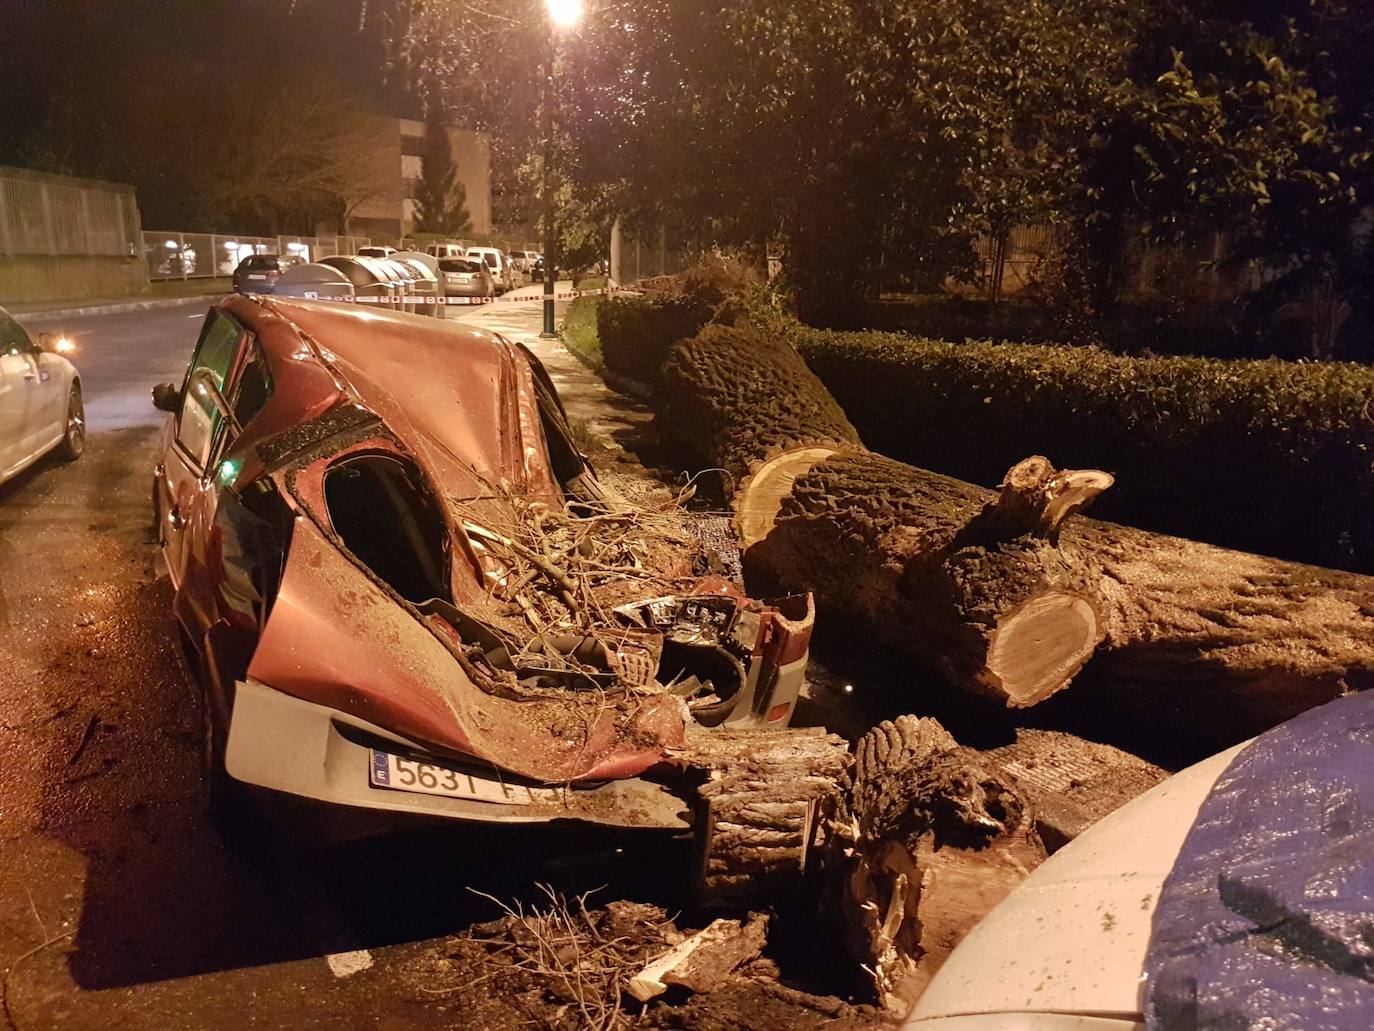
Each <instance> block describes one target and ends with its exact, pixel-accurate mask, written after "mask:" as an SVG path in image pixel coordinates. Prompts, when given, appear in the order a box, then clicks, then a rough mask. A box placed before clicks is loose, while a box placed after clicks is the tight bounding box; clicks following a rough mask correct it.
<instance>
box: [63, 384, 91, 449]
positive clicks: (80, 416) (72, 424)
mask: <svg viewBox="0 0 1374 1031" xmlns="http://www.w3.org/2000/svg"><path fill="white" fill-rule="evenodd" d="M85 450H86V406H85V405H84V404H82V402H81V387H80V385H79V384H77V383H73V384H72V389H71V391H70V392H69V393H68V394H67V429H66V432H65V433H63V435H62V443H61V444H59V445H58V446H57V453H58V455H60V456H61V457H62V459H63V460H65V461H68V462H75V461H76V460H77V459H78V458H80V457H81V455H82V453H83V452H84V451H85Z"/></svg>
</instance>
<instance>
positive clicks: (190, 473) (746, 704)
mask: <svg viewBox="0 0 1374 1031" xmlns="http://www.w3.org/2000/svg"><path fill="white" fill-rule="evenodd" d="M153 401H154V404H155V405H156V406H157V407H158V408H159V409H161V410H163V411H166V412H168V413H169V417H168V419H167V423H166V426H165V428H164V430H163V433H162V439H161V444H160V455H159V460H158V465H157V467H156V470H155V474H154V483H153V499H154V506H155V511H154V516H155V519H156V525H157V527H158V540H159V546H160V549H161V554H162V557H163V560H164V561H165V563H166V567H167V570H168V573H169V574H170V578H171V581H172V586H173V589H174V596H173V602H172V611H173V614H174V617H175V619H176V622H177V624H178V626H179V628H180V631H181V636H182V639H183V642H184V643H185V646H186V648H187V651H188V654H189V655H190V657H191V662H192V666H193V668H194V669H195V670H196V671H197V674H198V677H199V679H200V681H201V684H202V686H203V690H204V701H205V704H204V706H203V712H204V724H205V726H204V730H205V734H204V743H205V758H206V763H207V769H208V770H210V771H213V773H212V783H214V784H215V785H216V786H217V787H216V789H215V790H216V791H217V792H219V795H218V797H219V798H220V799H224V798H226V797H229V798H232V797H233V796H232V794H229V795H227V796H226V795H225V794H224V792H225V789H227V788H230V787H232V786H233V785H235V784H237V785H250V786H253V787H255V788H258V789H266V790H268V791H271V792H277V793H279V795H280V794H285V795H289V796H295V797H296V798H299V799H306V800H311V801H313V802H314V803H323V804H325V805H326V806H327V807H329V808H331V810H332V811H334V812H336V813H339V812H341V810H339V809H335V808H333V807H345V809H347V808H350V807H351V809H352V810H353V811H354V812H353V815H354V816H355V817H358V816H359V815H360V814H362V813H363V812H364V811H372V812H373V813H374V814H376V813H382V814H390V815H391V816H392V817H393V818H394V815H395V814H403V815H410V816H417V817H419V816H426V817H442V818H453V819H465V820H478V821H496V822H503V821H512V822H531V821H547V820H558V819H574V820H581V821H586V822H590V823H599V824H609V825H615V826H622V827H655V828H675V829H677V830H685V829H687V828H688V827H689V826H691V825H692V819H693V817H692V815H691V813H692V812H693V805H694V803H695V801H698V799H697V796H696V794H695V792H696V791H697V787H698V786H699V785H700V784H701V783H703V781H705V780H706V779H708V778H706V777H705V776H703V775H702V771H701V769H700V768H698V769H697V770H696V771H695V772H693V771H692V770H690V769H689V768H687V767H686V766H685V765H684V763H683V762H682V759H681V756H682V751H683V749H684V748H685V747H686V743H687V742H688V740H689V739H688V725H689V724H695V725H701V726H702V727H703V728H709V727H712V726H720V725H729V726H730V727H732V728H734V729H736V730H746V729H750V728H761V729H762V728H768V729H770V730H780V729H781V728H785V727H786V725H787V722H788V720H789V719H790V716H791V712H792V709H793V707H794V705H795V703H796V700H797V692H798V690H799V688H800V684H801V678H802V676H803V673H804V670H805V665H806V654H807V646H808V641H809V638H810V634H811V622H812V619H813V618H814V607H813V605H812V602H811V599H810V597H809V596H805V595H804V596H800V597H793V598H788V599H783V600H781V601H778V602H772V603H768V602H760V601H755V600H752V599H749V598H747V597H745V596H744V595H743V593H742V592H741V591H739V589H738V588H737V587H735V586H734V585H733V584H731V583H730V582H728V581H725V580H723V579H722V578H720V577H719V576H713V575H711V574H710V572H709V570H710V568H712V565H711V563H710V562H706V561H703V563H702V564H701V565H700V566H699V567H697V566H693V565H691V564H690V563H688V560H687V556H688V555H689V554H690V553H691V552H690V549H689V548H684V547H683V546H682V545H678V546H675V547H673V548H671V549H668V550H666V551H664V552H663V553H662V555H661V557H660V558H658V559H655V557H654V554H653V553H651V552H650V551H647V550H646V551H644V552H643V556H642V558H641V557H634V555H633V553H632V552H626V551H625V549H626V548H631V547H633V546H634V542H633V541H627V540H626V537H627V535H626V534H625V532H624V529H623V527H624V524H623V523H622V522H620V521H619V517H618V516H616V514H615V513H616V512H618V511H622V510H621V509H618V508H616V506H615V505H614V504H613V503H612V502H611V501H608V500H607V499H606V497H605V496H604V493H603V491H602V489H601V487H600V485H599V483H598V481H597V479H596V476H595V473H594V472H593V470H592V469H591V467H590V466H589V465H588V463H587V461H586V459H585V458H584V457H583V456H582V455H581V454H580V453H579V452H578V450H577V447H576V445H575V444H574V442H573V438H572V434H571V431H570V429H569V426H568V422H567V416H566V414H565V412H564V410H563V407H562V404H561V402H560V401H559V398H558V395H557V393H556V391H555V389H554V387H553V384H552V381H551V380H550V379H549V377H548V374H547V373H546V372H545V370H544V368H543V366H542V365H541V364H540V363H539V361H538V360H537V359H536V358H535V357H534V355H533V354H531V353H530V352H529V351H528V350H526V349H525V348H523V347H521V346H518V345H516V344H513V343H511V342H509V341H507V340H506V339H504V338H503V337H501V336H499V335H496V334H492V333H488V332H483V331H478V330H474V329H470V328H467V327H464V326H461V325H459V324H457V323H453V322H445V321H441V320H436V319H421V318H417V317H415V316H413V315H407V314H404V313H400V312H395V311H390V310H386V309H380V308H376V307H366V308H365V307H363V306H361V305H348V304H339V303H334V302H329V301H324V300H296V299H286V298H282V297H275V298H269V297H256V296H255V297H241V296H234V297H230V298H227V299H226V300H224V301H223V302H221V303H220V304H218V305H216V306H214V307H212V308H211V309H210V311H209V313H208V315H207V316H206V318H205V322H204V324H203V326H202V328H201V333H200V339H199V341H198V343H197V344H196V347H195V351H194V354H193V355H192V358H191V362H190V365H189V366H188V368H187V372H186V376H185V378H184V380H183V382H182V384H181V385H180V387H177V386H174V385H173V384H171V383H163V384H159V385H158V386H157V387H155V388H154V390H153ZM531 519H533V520H534V523H533V524H531V523H530V520H531ZM577 520H581V522H577ZM556 524H561V525H563V526H564V527H565V530H566V531H567V532H568V533H576V534H577V537H576V538H575V540H574V541H571V542H570V546H573V547H575V548H577V549H581V548H583V547H584V546H585V547H586V549H587V550H588V551H589V552H590V553H591V554H593V555H595V556H596V559H597V561H603V562H604V561H612V562H614V561H625V562H627V563H630V564H631V565H632V566H633V567H634V568H635V577H634V578H633V579H632V580H628V581H623V582H622V583H621V584H620V585H619V586H616V585H615V584H614V582H612V583H611V584H610V586H608V587H597V586H595V585H594V584H593V585H591V586H588V588H587V589H588V590H589V591H593V592H599V593H593V594H592V595H590V596H591V597H593V598H596V599H598V600H597V601H596V604H595V605H587V606H585V607H584V606H582V605H581V604H580V603H579V602H578V601H577V600H576V599H575V598H572V596H571V595H567V596H566V597H565V596H564V595H561V594H559V593H558V592H559V590H560V588H559V586H558V582H557V579H556V578H555V579H554V580H548V579H547V578H546V576H541V575H539V572H538V571H539V569H540V568H541V567H539V566H538V565H535V566H531V567H530V568H531V569H534V570H535V576H534V577H533V578H529V577H521V576H517V575H516V574H515V572H514V567H513V566H512V563H514V562H517V561H518V556H519V555H520V554H521V553H522V552H521V548H522V547H523V546H521V545H518V544H512V541H513V540H514V537H513V535H519V534H520V533H521V532H522V529H521V528H522V527H525V526H530V525H532V526H534V527H535V529H536V530H537V531H538V532H539V533H540V534H541V535H544V536H543V538H541V539H554V538H551V537H549V536H548V535H550V534H556V533H557V532H558V529H557V525H556ZM636 525H637V531H636V533H635V534H634V535H629V536H631V537H633V538H635V540H638V539H639V538H640V537H644V535H645V534H647V533H648V530H646V529H645V527H644V526H643V525H640V524H636ZM530 539H531V540H533V539H534V538H533V537H531V538H530ZM646 539H647V538H646ZM584 542H585V544H584ZM541 547H542V545H541ZM527 550H528V549H526V551H527ZM580 554H582V552H581V550H577V551H576V554H574V553H573V552H569V553H568V554H567V555H565V557H564V559H563V562H564V565H565V566H567V565H568V563H569V562H570V561H572V560H574V559H575V558H576V555H580ZM620 555H624V556H628V557H624V558H618V557H617V556H620ZM703 557H704V556H703ZM589 561H590V560H589ZM656 569H662V570H666V571H668V572H666V573H665V574H664V575H665V576H667V577H668V579H656V577H657V576H658V574H657V573H655V572H654V570H656ZM547 573H548V571H547V569H545V574H547ZM549 575H551V574H549ZM564 575H568V574H566V573H565V574H564ZM665 585H667V586H670V587H671V589H669V590H665V589H664V587H665ZM530 592H537V593H536V594H534V595H531V594H530ZM550 592H552V593H550ZM612 594H614V595H615V599H614V600H612ZM560 597H565V602H563V603H558V602H557V601H556V599H558V598H560ZM503 598H505V599H507V600H502V599H503ZM512 598H521V599H524V600H525V602H526V604H534V603H535V602H534V601H532V600H531V598H534V599H535V600H538V601H539V603H540V604H547V605H552V604H555V603H558V604H566V603H567V602H568V601H570V602H571V606H570V607H567V608H566V609H565V611H566V612H568V613H569V614H575V615H571V622H564V623H563V624H561V625H556V624H553V623H550V624H548V625H547V626H546V627H545V624H544V623H543V619H542V617H540V616H538V615H537V614H532V615H531V617H530V618H531V619H532V621H533V622H532V624H531V623H530V622H527V620H526V617H525V616H523V615H521V614H520V612H521V611H522V610H521V609H520V605H519V603H518V602H516V601H512V600H509V599H512ZM603 603H604V604H606V605H609V606H610V607H603ZM512 610H514V612H512ZM539 627H545V628H544V629H542V630H541V629H539ZM703 732H704V733H709V732H710V731H709V730H708V729H703ZM709 823H710V821H705V822H704V823H702V822H700V821H698V824H697V826H699V827H702V828H704V827H705V826H706V824H709Z"/></svg>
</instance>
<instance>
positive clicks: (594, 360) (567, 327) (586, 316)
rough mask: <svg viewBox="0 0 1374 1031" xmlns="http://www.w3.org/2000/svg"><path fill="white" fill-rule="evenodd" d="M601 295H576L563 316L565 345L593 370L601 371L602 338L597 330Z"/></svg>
mask: <svg viewBox="0 0 1374 1031" xmlns="http://www.w3.org/2000/svg"><path fill="white" fill-rule="evenodd" d="M600 300H601V299H600V298H599V297H576V298H574V299H573V301H572V303H571V304H569V305H568V311H567V313H566V314H565V315H564V316H563V346H564V347H566V348H567V349H568V351H569V352H570V353H571V354H572V356H573V357H574V358H576V359H577V360H578V361H580V362H581V363H582V364H583V365H585V366H587V368H589V369H591V370H592V371H593V372H600V371H601V367H602V365H603V364H604V363H603V362H602V360H601V338H600V336H598V335H597V331H596V306H597V304H598V303H600Z"/></svg>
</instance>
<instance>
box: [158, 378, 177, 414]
mask: <svg viewBox="0 0 1374 1031" xmlns="http://www.w3.org/2000/svg"><path fill="white" fill-rule="evenodd" d="M153 407H154V408H156V409H157V410H158V411H159V412H175V411H176V410H177V409H178V408H179V407H181V391H180V390H178V389H177V388H176V387H174V386H173V385H172V384H170V383H159V384H158V385H157V386H155V387H153Z"/></svg>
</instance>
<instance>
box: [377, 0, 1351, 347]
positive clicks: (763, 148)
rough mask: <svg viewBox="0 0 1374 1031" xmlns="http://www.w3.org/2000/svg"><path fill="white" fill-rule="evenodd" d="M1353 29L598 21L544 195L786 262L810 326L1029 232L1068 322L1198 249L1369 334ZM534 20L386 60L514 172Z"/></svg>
mask: <svg viewBox="0 0 1374 1031" xmlns="http://www.w3.org/2000/svg"><path fill="white" fill-rule="evenodd" d="M1361 6H1362V5H1358V4H1355V3H1353V2H1351V0H1275V3H1274V4H1272V5H1261V6H1259V7H1257V6H1256V5H1254V4H1247V3H1244V2H1242V0H1187V2H1184V0H889V2H887V3H883V4H873V3H870V2H866V0H813V2H809V3H807V4H797V3H795V2H792V0H737V2H736V3H733V4H730V5H728V6H726V7H724V8H722V7H721V5H719V4H717V3H714V2H711V0H599V2H598V3H596V4H595V5H589V8H588V13H587V16H586V17H585V18H584V20H583V22H582V24H581V25H579V26H578V27H577V29H576V30H575V31H572V32H570V33H567V34H566V35H565V36H564V37H563V38H562V42H561V48H562V52H563V55H564V65H563V68H562V71H561V73H560V75H559V87H558V92H559V125H560V135H559V139H558V154H559V166H560V171H561V173H562V176H563V177H564V179H565V180H566V181H567V182H569V183H570V184H571V188H572V198H573V199H575V200H576V201H578V202H580V203H582V204H584V205H587V206H589V207H592V208H595V209H597V210H608V211H614V212H615V213H616V214H617V215H620V216H622V217H623V218H624V219H625V221H626V224H632V223H636V222H637V223H639V224H653V223H655V222H657V223H658V224H663V223H664V222H671V223H672V224H673V225H674V226H675V228H676V229H677V230H678V232H679V235H681V236H685V237H687V238H692V239H695V240H697V241H699V242H700V243H701V244H702V245H703V246H711V245H722V246H733V247H740V248H748V249H751V250H752V251H755V252H758V253H762V252H763V247H762V246H761V243H762V242H763V241H770V240H780V241H781V242H782V244H783V246H784V249H785V262H784V266H785V272H786V276H787V278H788V280H789V281H790V285H791V287H792V288H793V291H794V294H795V297H796V301H797V305H798V308H799V311H800V313H801V314H802V315H803V316H804V317H806V318H808V319H809V320H811V321H814V322H820V323H830V324H836V323H842V322H845V321H850V320H853V319H854V318H855V317H856V316H858V315H859V314H860V313H861V311H862V307H861V305H858V304H856V303H855V301H856V299H862V298H864V297H869V296H872V295H874V294H875V293H876V292H877V291H878V290H879V289H882V288H884V287H889V286H893V285H905V286H910V285H913V284H918V285H919V284H924V285H925V286H928V287H929V286H936V285H938V284H941V283H943V282H944V281H945V280H946V278H947V277H950V276H953V277H956V278H960V277H963V278H968V277H970V276H972V275H973V274H974V273H975V271H976V265H975V263H974V262H973V261H972V260H971V259H972V257H973V254H972V250H971V244H972V242H974V241H975V240H979V239H985V238H991V239H993V240H996V239H999V238H1004V237H1005V235H1006V234H1007V233H1008V232H1009V230H1010V229H1011V228H1013V227H1015V226H1018V225H1027V224H1031V225H1049V226H1054V227H1058V233H1057V236H1058V237H1059V238H1061V239H1064V240H1066V241H1068V247H1067V248H1066V259H1067V262H1068V263H1069V264H1071V265H1072V266H1073V267H1072V268H1070V269H1067V271H1068V272H1069V273H1071V274H1068V275H1066V276H1064V277H1063V282H1064V285H1065V287H1066V289H1069V290H1071V291H1073V292H1076V293H1077V294H1078V295H1079V297H1078V300H1079V303H1080V304H1081V305H1082V308H1083V310H1085V311H1094V310H1096V311H1099V312H1100V311H1101V310H1102V309H1104V308H1108V307H1110V306H1112V305H1113V304H1115V303H1116V302H1117V301H1118V300H1119V299H1120V298H1121V297H1122V296H1123V290H1124V287H1125V286H1126V285H1127V284H1128V283H1130V282H1131V280H1132V277H1133V276H1134V275H1135V273H1136V267H1135V262H1136V261H1137V260H1138V257H1139V255H1140V254H1141V253H1142V251H1143V250H1144V249H1145V248H1147V247H1151V246H1172V245H1178V244H1185V243H1197V242H1201V241H1204V240H1207V239H1210V237H1211V235H1212V234H1213V233H1222V234H1225V235H1226V236H1227V237H1228V238H1229V239H1230V240H1232V241H1233V243H1234V254H1235V258H1236V260H1237V261H1238V262H1247V261H1249V262H1258V263H1259V266H1258V267H1260V268H1261V269H1262V270H1263V272H1264V274H1265V275H1266V277H1268V278H1269V279H1271V280H1273V281H1277V280H1279V279H1282V280H1284V282H1285V284H1286V285H1285V290H1287V291H1288V292H1287V293H1286V294H1284V295H1282V296H1284V297H1291V296H1293V291H1297V292H1298V293H1302V292H1303V291H1309V292H1310V291H1311V290H1312V289H1313V288H1314V286H1316V287H1320V285H1321V284H1326V287H1324V288H1323V289H1326V288H1329V289H1328V293H1330V292H1333V291H1334V292H1340V293H1341V294H1342V295H1343V296H1348V297H1350V298H1353V299H1355V300H1356V301H1358V299H1359V297H1360V296H1362V293H1361V292H1362V291H1363V294H1367V295H1371V296H1370V297H1369V303H1368V304H1366V305H1365V306H1366V307H1370V308H1371V309H1372V310H1374V288H1371V287H1369V286H1368V284H1369V283H1370V282H1374V276H1371V275H1369V270H1370V268H1371V265H1374V260H1372V259H1371V248H1370V243H1369V241H1370V238H1371V234H1370V232H1369V231H1368V225H1367V223H1368V221H1369V219H1368V216H1367V215H1366V216H1362V215H1361V212H1362V211H1363V212H1367V211H1369V210H1370V209H1371V206H1372V205H1374V187H1372V186H1371V172H1370V169H1371V162H1370V158H1369V154H1370V140H1371V138H1374V122H1371V108H1372V107H1374V104H1371V101H1370V100H1369V98H1370V97H1371V96H1374V89H1371V88H1370V77H1371V72H1370V70H1369V68H1370V63H1369V62H1368V61H1367V60H1366V59H1365V55H1367V53H1368V51H1369V47H1370V45H1371V44H1374V40H1372V39H1371V34H1374V28H1372V27H1371V26H1374V22H1371V21H1370V19H1368V18H1367V17H1366V16H1363V15H1362V13H1361V11H1360V7H1361ZM542 7H543V5H542V3H539V2H537V0H461V2H460V0H431V2H429V3H426V4H425V5H424V8H423V12H422V16H421V17H418V18H416V19H414V20H412V21H411V22H409V23H408V31H409V34H408V35H407V37H406V41H405V46H404V48H403V49H404V52H405V56H406V63H407V65H408V66H410V67H414V68H417V69H423V70H424V72H425V74H428V75H431V76H435V77H438V78H439V79H440V80H441V81H443V82H444V83H445V86H446V89H447V91H448V92H447V93H446V96H447V97H448V99H449V100H450V102H452V103H455V104H462V105H465V110H467V111H470V112H472V113H473V115H474V117H475V119H476V120H478V121H482V122H483V123H484V125H485V127H486V128H488V130H489V131H493V132H501V131H503V130H505V131H509V127H512V126H515V127H517V128H516V130H515V131H516V132H517V133H518V134H521V138H522V139H523V140H524V141H525V144H524V149H525V152H526V153H531V152H533V151H535V150H536V149H537V142H538V140H537V136H536V135H535V134H536V133H537V129H538V121H537V119H535V118H533V117H531V116H530V113H531V112H532V111H534V110H536V104H537V100H538V97H539V93H540V90H539V75H540V74H541V73H540V69H539V64H538V60H539V58H538V55H539V54H540V53H541V52H542V50H543V48H544V47H545V46H546V45H547V44H546V32H547V21H546V17H545V14H544V12H543V10H542ZM1362 218H1363V219H1364V221H1363V222H1362ZM1362 226H1363V230H1362V229H1361V227H1362ZM1280 270H1282V273H1283V274H1282V276H1280V275H1279V272H1280ZM1360 303H1364V302H1360ZM1351 324H1352V325H1354V324H1355V323H1354V322H1352V323H1351ZM1088 329H1089V331H1091V327H1088Z"/></svg>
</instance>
